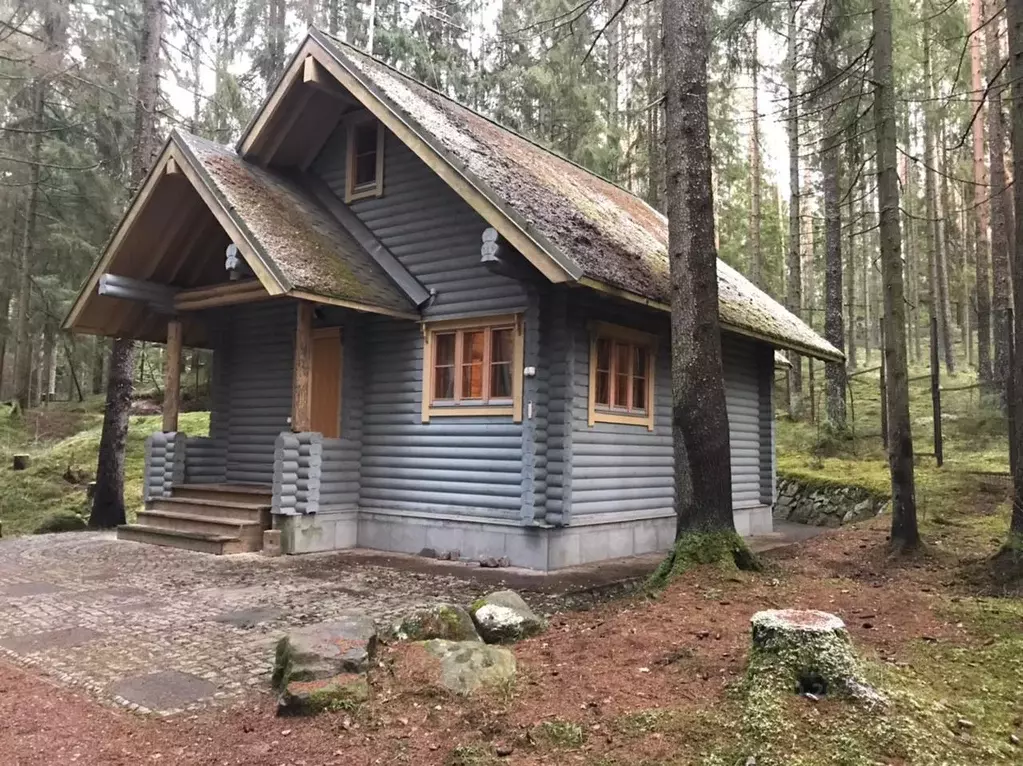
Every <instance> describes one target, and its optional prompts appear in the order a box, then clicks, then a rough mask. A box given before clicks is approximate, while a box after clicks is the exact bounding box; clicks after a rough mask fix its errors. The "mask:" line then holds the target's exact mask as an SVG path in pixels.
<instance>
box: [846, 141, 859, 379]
mask: <svg viewBox="0 0 1023 766" xmlns="http://www.w3.org/2000/svg"><path fill="white" fill-rule="evenodd" d="M858 130H859V126H858V125H857V124H856V123H855V122H850V123H849V125H848V127H847V128H846V137H845V151H846V166H847V167H848V179H849V185H848V189H847V192H846V200H847V202H846V220H845V228H846V230H847V232H848V234H849V236H848V237H847V238H846V247H845V302H846V334H847V337H848V349H847V351H846V358H847V359H848V362H849V369H851V370H855V369H856V227H857V225H858V221H857V218H856V177H857V175H858V174H859V173H860V142H859V138H858V135H857V131H858Z"/></svg>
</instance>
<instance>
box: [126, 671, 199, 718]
mask: <svg viewBox="0 0 1023 766" xmlns="http://www.w3.org/2000/svg"><path fill="white" fill-rule="evenodd" d="M108 691H109V693H110V694H112V695H113V696H115V697H121V698H123V699H125V700H127V701H128V702H131V703H134V704H136V705H140V706H141V707H144V708H147V709H149V710H153V711H157V712H161V711H166V710H180V709H181V708H183V707H186V706H187V705H191V704H194V703H196V702H202V701H203V700H206V699H209V698H210V697H212V696H213V695H214V694H215V693H216V691H217V687H216V685H215V684H212V683H210V682H209V681H207V680H205V679H203V678H199V677H198V676H193V675H191V674H190V673H182V672H180V671H178V670H161V671H159V672H157V673H148V674H146V675H141V676H130V677H128V678H125V679H122V680H121V681H118V682H117V683H114V684H112V685H111V686H110V688H109V690H108Z"/></svg>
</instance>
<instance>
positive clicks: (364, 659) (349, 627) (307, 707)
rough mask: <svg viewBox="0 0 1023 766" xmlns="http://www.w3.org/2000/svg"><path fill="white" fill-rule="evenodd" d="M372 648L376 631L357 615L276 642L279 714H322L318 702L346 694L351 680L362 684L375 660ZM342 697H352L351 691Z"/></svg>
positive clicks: (275, 686) (275, 684) (275, 683)
mask: <svg viewBox="0 0 1023 766" xmlns="http://www.w3.org/2000/svg"><path fill="white" fill-rule="evenodd" d="M376 646H377V630H376V625H375V624H374V622H373V620H371V619H370V618H369V617H367V616H366V615H363V614H358V613H352V614H347V615H342V616H341V617H339V618H338V619H337V620H334V621H332V622H326V623H320V624H318V625H310V626H308V627H304V628H299V629H298V630H294V631H292V632H291V633H289V634H288V635H287V636H285V637H283V638H282V639H281V640H280V641H278V642H277V647H276V650H275V654H274V670H273V676H272V677H271V685H272V687H273V689H274V691H275V692H277V694H278V700H279V703H278V704H279V707H278V712H280V713H281V714H294V713H300V712H316V710H314V708H320V709H322V708H323V706H322V705H319V704H318V703H317V700H320V699H321V698H322V697H323V696H324V695H328V696H329V695H330V694H334V692H337V694H341V693H342V690H341V689H340V687H342V686H343V687H344V688H345V689H349V687H352V684H353V683H354V679H355V678H362V674H364V673H365V672H366V670H367V669H368V668H369V665H370V663H371V662H372V660H373V658H374V656H375V654H376ZM364 680H365V679H363V681H364ZM310 684H311V686H310ZM335 687H338V688H335ZM352 688H354V687H352ZM313 692H315V693H316V695H317V696H316V699H314V700H311V701H310V700H309V699H308V697H309V694H311V693H313ZM337 694H335V695H334V696H337ZM344 694H349V695H350V694H351V691H350V690H349V691H345V692H344Z"/></svg>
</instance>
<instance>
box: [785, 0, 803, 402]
mask: <svg viewBox="0 0 1023 766" xmlns="http://www.w3.org/2000/svg"><path fill="white" fill-rule="evenodd" d="M798 7H799V4H798V3H797V2H796V0H789V16H788V26H787V30H788V60H787V62H786V80H787V83H786V84H787V88H788V133H789V189H790V194H791V197H790V199H789V249H788V256H787V258H786V260H787V261H788V280H787V283H786V290H785V298H786V303H787V304H788V305H787V308H788V310H789V311H791V312H792V313H793V314H795V315H796V316H797V317H801V316H802V315H803V272H802V266H803V264H802V260H801V259H802V255H801V253H800V242H799V236H800V191H799V70H798V68H797V66H798V62H797V56H798V50H797V45H796V42H797V40H796V35H797V34H798V25H797V23H796V21H797V18H796V12H797V9H798ZM789 361H790V362H792V367H791V368H790V369H789V385H788V391H789V417H791V418H792V419H794V420H802V418H803V363H802V360H801V359H800V357H799V356H798V355H796V354H794V353H791V352H790V353H789Z"/></svg>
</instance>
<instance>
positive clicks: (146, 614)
mask: <svg viewBox="0 0 1023 766" xmlns="http://www.w3.org/2000/svg"><path fill="white" fill-rule="evenodd" d="M478 595H480V586H479V585H478V584H473V583H472V582H469V581H467V580H465V579H462V578H458V577H454V576H450V575H447V574H439V573H423V572H415V571H403V570H399V569H391V568H386V567H382V566H375V565H372V564H367V563H365V562H359V561H357V560H353V559H352V557H347V556H346V555H345V554H343V553H334V554H318V555H310V556H301V557H295V558H291V557H284V558H264V557H262V556H260V555H258V554H242V555H239V556H209V555H204V554H200V553H192V552H190V551H181V550H176V549H172V548H161V547H157V546H150V545H141V544H138V543H129V542H124V541H117V540H116V539H114V536H113V535H112V534H110V533H103V532H80V533H73V534H63V535H41V536H34V537H24V538H15V539H11V540H0V659H7V660H8V661H11V662H14V663H16V664H19V665H22V666H25V667H30V668H33V669H35V670H37V671H38V672H41V673H45V674H47V675H49V676H51V677H53V678H55V679H57V680H58V681H59V682H61V683H64V684H67V685H69V686H74V687H77V688H80V689H83V690H85V691H87V692H88V693H90V694H92V695H94V696H96V697H98V698H99V699H100V700H102V701H105V702H112V703H115V704H120V705H123V706H126V707H128V708H130V709H132V710H138V711H140V712H153V713H157V714H170V713H175V712H178V711H182V710H194V709H197V708H200V707H203V706H207V705H210V704H227V703H230V702H232V701H237V700H238V699H239V698H240V697H241V696H242V695H243V694H245V693H246V692H247V691H250V690H256V691H267V690H268V689H269V680H270V672H271V670H272V663H273V646H274V644H275V643H276V642H277V640H278V639H279V638H280V637H281V636H283V635H284V634H285V633H286V632H287V631H288V630H289V629H292V628H294V627H298V626H303V625H311V624H315V623H319V622H326V621H331V620H337V619H339V618H340V617H341V616H342V615H344V614H346V613H350V612H351V611H352V610H358V611H363V612H366V613H367V614H369V615H370V616H372V617H374V618H375V619H377V620H379V621H381V622H384V623H386V622H389V621H391V620H394V619H395V618H396V617H398V616H399V615H402V614H404V613H405V612H406V611H408V610H409V609H411V608H412V607H415V606H419V605H424V604H432V603H436V602H441V601H445V602H455V603H468V602H470V601H471V600H472V599H473V598H475V597H477V596H478Z"/></svg>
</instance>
